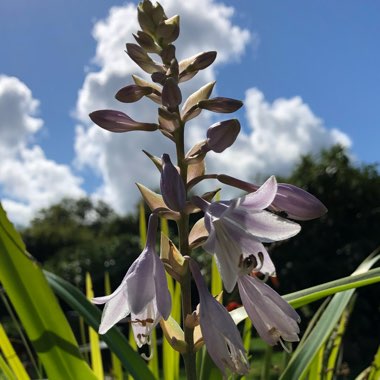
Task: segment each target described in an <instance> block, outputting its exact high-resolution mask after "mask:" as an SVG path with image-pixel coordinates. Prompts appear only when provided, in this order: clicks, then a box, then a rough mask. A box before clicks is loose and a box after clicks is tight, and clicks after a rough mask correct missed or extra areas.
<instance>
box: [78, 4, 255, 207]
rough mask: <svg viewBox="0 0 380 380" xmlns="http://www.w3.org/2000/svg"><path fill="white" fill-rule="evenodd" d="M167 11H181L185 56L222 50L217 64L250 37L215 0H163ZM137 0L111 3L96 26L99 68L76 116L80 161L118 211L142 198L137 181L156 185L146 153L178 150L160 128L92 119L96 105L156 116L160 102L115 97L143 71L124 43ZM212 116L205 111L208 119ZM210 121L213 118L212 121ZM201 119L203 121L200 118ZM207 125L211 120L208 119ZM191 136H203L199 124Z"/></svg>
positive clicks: (189, 88)
mask: <svg viewBox="0 0 380 380" xmlns="http://www.w3.org/2000/svg"><path fill="white" fill-rule="evenodd" d="M161 3H162V5H163V6H164V8H165V11H166V13H167V15H168V16H171V15H174V14H180V16H181V36H180V38H179V40H178V46H180V47H181V46H182V49H181V48H179V49H178V50H177V56H178V57H179V58H184V57H187V56H191V55H194V54H196V53H198V52H200V51H208V50H217V51H218V58H217V61H216V65H217V64H221V63H223V62H227V61H231V60H236V59H238V58H239V57H240V56H241V54H242V53H243V52H244V48H245V46H246V45H247V43H248V42H249V41H250V33H249V32H248V31H247V30H243V29H241V28H240V27H238V26H236V25H233V24H232V22H231V17H232V15H233V8H231V7H226V6H225V5H222V4H218V3H216V2H215V1H212V0H196V1H193V2H192V3H191V6H190V5H189V4H188V3H187V2H178V1H174V0H166V1H162V2H161ZM138 29H139V27H138V24H137V21H136V8H135V5H130V4H129V5H125V6H121V7H113V8H111V10H110V12H109V15H108V17H107V19H105V20H101V21H98V22H97V23H96V24H95V26H94V30H93V36H94V38H95V40H96V42H97V48H96V55H95V57H94V62H95V63H96V64H98V65H99V71H96V72H91V73H89V74H87V76H86V78H85V81H84V84H83V86H82V88H81V89H80V91H79V96H78V101H77V108H76V115H77V118H78V119H79V121H80V125H78V127H77V135H76V143H75V147H76V153H77V157H76V162H77V163H78V164H79V166H82V167H83V166H89V167H92V168H93V169H94V170H95V172H97V173H98V174H99V175H100V176H101V178H102V180H103V185H102V186H101V187H100V188H99V189H98V191H97V192H96V194H95V196H97V197H102V198H103V199H104V200H105V201H106V202H109V203H110V204H111V205H112V206H113V207H115V208H116V210H117V211H121V212H125V211H130V210H132V209H133V207H134V205H135V203H136V202H137V200H138V198H139V193H138V190H137V188H136V187H135V182H136V181H138V182H141V183H143V184H145V185H147V186H151V187H152V188H157V187H158V184H159V181H158V173H157V170H156V168H155V167H154V166H153V164H151V163H150V161H149V160H148V159H147V157H146V156H145V155H144V154H143V153H142V152H141V150H142V149H145V150H147V151H149V152H151V153H152V154H155V155H161V154H162V153H163V152H167V153H174V146H173V143H171V142H170V141H169V140H167V139H165V138H163V136H161V135H160V134H159V133H158V132H155V133H142V132H136V133H127V134H112V133H109V132H105V131H102V130H101V129H100V128H99V127H97V126H94V125H91V124H90V123H89V118H88V114H89V113H90V112H92V111H95V110H97V109H104V108H113V109H119V110H121V111H124V112H126V113H128V114H129V115H130V116H131V117H133V118H135V119H137V120H142V121H151V122H152V121H155V120H157V106H156V105H155V104H152V103H151V102H148V101H142V102H139V103H135V104H133V105H126V106H125V105H122V104H120V103H118V102H116V101H115V100H114V99H113V97H114V94H115V93H116V92H117V90H119V89H120V88H121V87H122V86H124V85H127V84H128V83H131V82H132V80H131V78H130V75H131V74H134V73H136V74H138V75H140V76H144V74H143V73H142V72H141V71H140V70H139V69H138V68H137V67H136V65H135V64H134V63H133V62H132V61H131V60H130V59H129V58H128V56H127V55H126V54H125V52H124V49H125V43H126V42H134V40H133V37H132V33H135V32H136V30H138ZM214 79H215V73H214V70H213V69H208V70H207V71H204V72H201V73H199V74H198V75H197V77H196V78H195V80H193V81H191V82H190V83H189V84H187V85H185V86H183V92H184V98H185V97H186V96H187V95H188V94H189V93H191V92H193V91H195V90H196V89H198V88H199V87H201V86H202V85H203V84H205V83H206V82H208V81H211V80H214ZM208 119H209V116H207V115H204V116H203V120H206V121H207V120H208ZM207 123H208V121H207ZM198 124H199V122H198ZM206 125H207V124H206ZM191 129H192V133H190V135H192V136H193V139H194V136H197V135H199V134H200V133H199V129H198V128H197V127H196V125H194V126H192V127H191Z"/></svg>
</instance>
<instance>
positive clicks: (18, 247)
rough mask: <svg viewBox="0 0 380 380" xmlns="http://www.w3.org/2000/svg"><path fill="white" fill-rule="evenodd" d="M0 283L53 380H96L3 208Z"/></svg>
mask: <svg viewBox="0 0 380 380" xmlns="http://www.w3.org/2000/svg"><path fill="white" fill-rule="evenodd" d="M0 282H1V283H2V284H3V287H4V289H5V291H6V293H7V295H8V297H9V299H10V301H11V302H12V305H13V307H14V308H15V310H16V312H17V314H18V316H19V318H20V320H21V323H22V325H23V327H24V329H25V331H26V333H27V334H28V337H29V339H30V341H31V342H32V345H33V347H34V349H35V350H36V352H37V354H38V356H39V358H40V360H41V362H42V364H43V366H44V368H45V370H46V373H47V375H48V377H49V379H54V380H61V379H62V380H77V379H81V380H82V379H83V380H95V379H96V377H95V375H94V373H93V372H92V371H91V369H90V367H89V366H88V365H87V363H86V362H85V361H84V360H83V358H82V357H81V355H80V352H79V349H78V345H77V342H76V340H75V337H74V334H73V332H72V330H71V328H70V325H69V324H68V322H67V320H66V318H65V315H64V314H63V312H62V309H61V308H60V306H59V304H58V301H57V299H56V298H55V296H54V293H53V292H52V290H51V288H50V287H49V284H48V283H47V281H46V279H45V277H44V275H43V273H42V271H41V269H40V267H39V265H38V264H37V263H36V262H35V261H34V260H33V259H32V258H31V257H30V256H28V254H27V252H26V249H25V246H24V243H23V241H22V239H21V237H20V235H19V234H18V233H17V231H16V230H15V229H14V227H13V225H12V224H11V223H10V222H9V221H8V219H7V217H6V214H5V212H4V210H3V208H2V207H1V205H0Z"/></svg>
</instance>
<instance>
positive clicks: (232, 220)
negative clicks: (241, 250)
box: [223, 208, 301, 243]
mask: <svg viewBox="0 0 380 380" xmlns="http://www.w3.org/2000/svg"><path fill="white" fill-rule="evenodd" d="M223 221H225V222H226V224H227V223H228V225H230V226H231V227H232V226H235V227H236V228H240V229H246V230H247V231H248V232H249V233H250V234H251V235H252V236H253V237H255V238H256V239H258V240H260V241H261V242H263V243H271V242H274V241H279V240H284V239H288V238H290V237H292V236H294V235H297V234H298V232H300V230H301V226H300V225H299V224H297V223H295V222H292V221H290V220H287V219H284V218H281V217H279V216H277V215H275V214H272V213H270V212H268V211H260V212H251V213H249V212H247V211H246V210H242V209H239V208H235V209H230V210H228V211H227V212H226V213H225V214H224V217H223Z"/></svg>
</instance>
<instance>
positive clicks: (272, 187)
mask: <svg viewBox="0 0 380 380" xmlns="http://www.w3.org/2000/svg"><path fill="white" fill-rule="evenodd" d="M276 193H277V182H276V178H275V177H274V176H272V177H270V178H269V179H268V180H267V181H266V182H265V183H264V184H263V185H262V186H261V187H260V188H259V189H258V190H257V191H255V192H254V193H250V194H247V195H245V196H243V197H240V198H237V199H235V200H232V201H229V202H213V203H208V202H206V201H205V200H204V199H202V198H200V197H194V198H193V202H194V203H195V204H196V205H197V206H198V207H200V208H201V209H202V210H203V211H204V213H205V226H206V228H207V230H208V233H209V237H208V239H207V240H206V242H205V243H204V245H203V247H204V248H205V250H206V251H207V252H209V253H211V254H215V255H216V262H217V265H218V268H219V271H220V273H221V275H222V279H223V283H224V286H225V288H226V290H227V291H228V292H231V291H232V290H233V288H234V286H235V284H236V281H237V278H238V274H239V272H240V270H241V269H242V265H243V264H244V262H246V259H247V258H249V259H250V260H252V261H255V262H256V263H257V264H258V268H259V269H258V270H259V271H260V272H262V273H268V274H270V275H271V274H274V273H275V268H274V265H273V263H272V261H271V259H270V257H269V254H268V252H267V251H266V249H265V247H264V245H263V244H262V243H270V242H274V241H279V240H284V239H288V238H290V237H292V236H294V235H296V234H297V233H298V232H299V231H300V229H301V227H300V226H299V225H298V224H297V223H294V222H291V221H289V220H286V219H284V218H281V217H279V216H277V215H275V214H273V213H271V212H268V211H265V210H264V209H265V208H267V207H269V206H270V205H271V203H272V202H273V199H274V198H275V196H276Z"/></svg>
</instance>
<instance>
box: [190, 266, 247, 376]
mask: <svg viewBox="0 0 380 380" xmlns="http://www.w3.org/2000/svg"><path fill="white" fill-rule="evenodd" d="M189 265H190V269H191V272H192V274H193V277H194V280H195V283H196V285H197V288H198V293H199V299H200V300H199V309H200V310H199V311H200V313H199V323H200V326H201V331H202V336H203V339H204V342H205V345H206V348H207V351H208V353H209V355H210V356H211V359H212V360H213V361H214V363H215V364H216V365H217V366H218V367H219V368H220V370H221V371H222V372H223V375H224V376H226V368H228V369H230V370H231V371H232V372H235V373H238V374H240V375H244V374H246V373H247V372H248V370H249V364H248V360H247V357H246V354H245V350H244V346H243V342H242V340H241V337H240V334H239V330H238V329H237V327H236V325H235V323H234V321H233V319H232V318H231V316H230V314H229V313H228V311H227V310H226V308H225V307H224V306H223V305H221V304H220V303H219V302H218V301H217V300H216V299H215V298H214V297H213V296H212V295H211V294H210V292H209V291H208V289H207V286H206V283H205V281H204V279H203V277H202V275H201V272H200V270H199V267H198V265H197V263H196V262H195V261H194V260H192V259H190V261H189Z"/></svg>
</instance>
